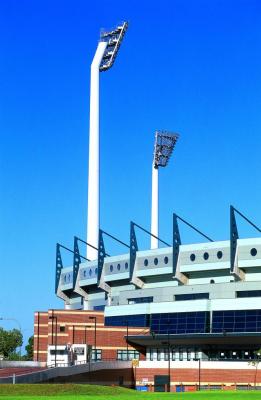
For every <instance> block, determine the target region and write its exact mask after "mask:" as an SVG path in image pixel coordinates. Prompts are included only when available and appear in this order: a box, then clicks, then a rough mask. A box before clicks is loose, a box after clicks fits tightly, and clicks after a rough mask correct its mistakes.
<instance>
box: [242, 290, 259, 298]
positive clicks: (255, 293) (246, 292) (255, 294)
mask: <svg viewBox="0 0 261 400" xmlns="http://www.w3.org/2000/svg"><path fill="white" fill-rule="evenodd" d="M236 297H261V290H240V291H238V292H236Z"/></svg>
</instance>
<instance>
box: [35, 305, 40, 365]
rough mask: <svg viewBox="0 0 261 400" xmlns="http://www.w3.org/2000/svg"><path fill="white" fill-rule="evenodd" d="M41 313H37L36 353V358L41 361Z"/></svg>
mask: <svg viewBox="0 0 261 400" xmlns="http://www.w3.org/2000/svg"><path fill="white" fill-rule="evenodd" d="M39 335H40V313H39V311H38V313H37V353H36V360H37V361H39V343H40V338H39Z"/></svg>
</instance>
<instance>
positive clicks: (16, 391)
mask: <svg viewBox="0 0 261 400" xmlns="http://www.w3.org/2000/svg"><path fill="white" fill-rule="evenodd" d="M1 397H2V398H3V400H19V399H21V400H40V399H42V400H44V399H46V400H77V399H79V400H83V399H87V400H101V399H106V400H130V398H131V400H167V398H169V399H170V398H171V399H173V400H175V399H176V400H183V399H185V400H194V399H195V400H201V399H203V400H222V399H224V400H230V399H232V400H249V399H250V400H257V399H259V400H261V391H249V392H248V391H237V392H227V391H223V392H221V391H213V392H210V391H204V392H203V391H202V392H188V393H144V392H143V393H142V392H141V393H140V392H137V391H134V390H129V389H124V388H120V387H117V386H115V387H109V386H95V385H72V384H64V385H56V384H51V385H48V384H41V385H22V384H17V385H0V398H1Z"/></svg>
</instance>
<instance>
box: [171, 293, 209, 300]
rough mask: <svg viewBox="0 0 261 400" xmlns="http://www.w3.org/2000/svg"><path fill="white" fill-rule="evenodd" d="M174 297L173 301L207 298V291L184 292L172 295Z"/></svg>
mask: <svg viewBox="0 0 261 400" xmlns="http://www.w3.org/2000/svg"><path fill="white" fill-rule="evenodd" d="M174 299H175V301H185V300H201V299H209V293H185V294H176V295H175V296H174Z"/></svg>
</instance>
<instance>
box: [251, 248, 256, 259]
mask: <svg viewBox="0 0 261 400" xmlns="http://www.w3.org/2000/svg"><path fill="white" fill-rule="evenodd" d="M250 254H251V256H252V257H255V256H256V255H257V249H255V248H254V247H253V248H252V249H251V250H250Z"/></svg>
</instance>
